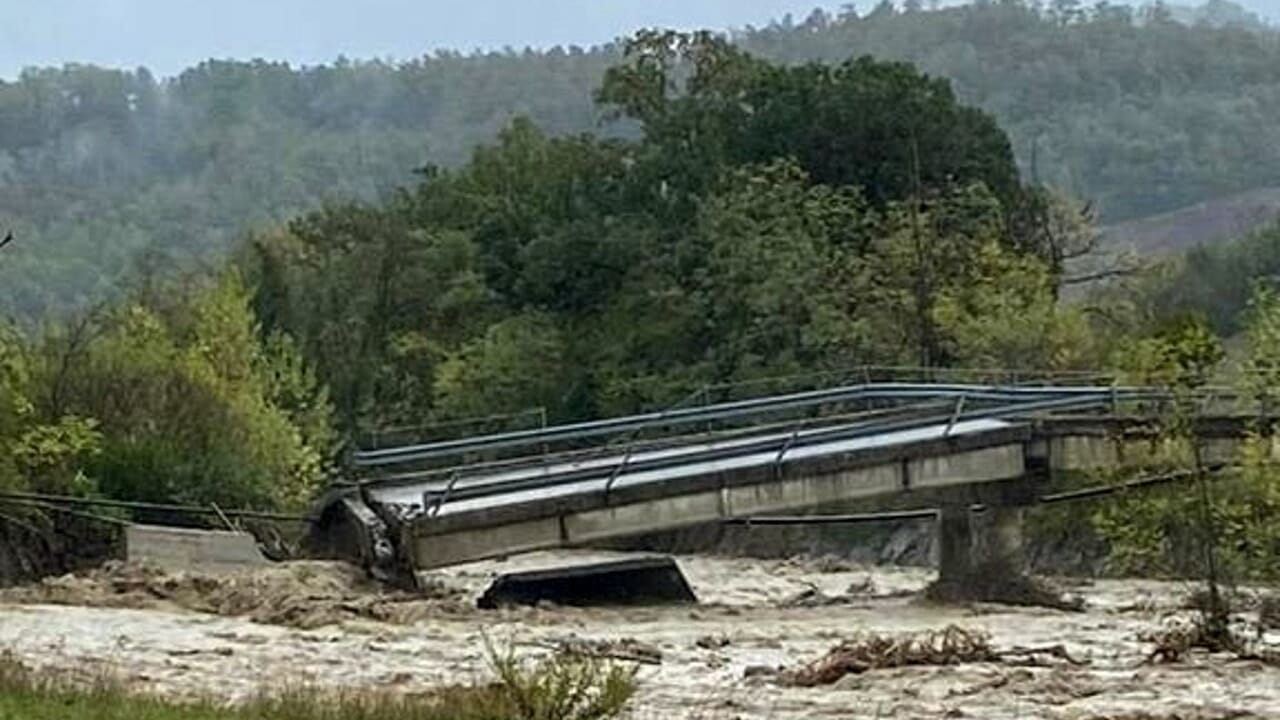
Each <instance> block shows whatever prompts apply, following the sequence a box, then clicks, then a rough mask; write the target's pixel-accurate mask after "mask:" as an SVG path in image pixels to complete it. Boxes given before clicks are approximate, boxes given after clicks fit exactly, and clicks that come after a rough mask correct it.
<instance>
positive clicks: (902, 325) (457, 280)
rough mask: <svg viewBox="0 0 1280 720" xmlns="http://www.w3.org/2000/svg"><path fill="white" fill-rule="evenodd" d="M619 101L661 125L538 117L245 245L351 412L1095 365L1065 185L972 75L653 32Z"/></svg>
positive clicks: (576, 403)
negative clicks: (979, 94) (962, 95)
mask: <svg viewBox="0 0 1280 720" xmlns="http://www.w3.org/2000/svg"><path fill="white" fill-rule="evenodd" d="M686 67H688V68H692V69H693V70H692V72H691V74H688V75H687V76H685V75H683V74H682V70H681V69H682V68H686ZM600 98H601V100H602V101H603V102H605V103H606V104H607V106H608V107H610V108H612V109H613V110H615V111H616V112H619V113H621V114H622V115H624V116H625V118H626V119H628V120H630V121H632V122H635V123H636V124H637V125H638V128H639V131H640V132H639V134H640V139H638V140H634V141H632V140H623V139H602V138H599V137H594V136H588V135H583V136H574V137H568V138H555V137H549V136H548V135H546V134H545V133H543V132H542V131H540V130H538V129H537V128H536V127H534V126H533V125H532V124H531V123H529V122H524V121H521V122H517V123H516V124H514V125H513V126H512V127H511V128H510V129H508V130H507V131H505V132H504V133H503V134H502V135H501V137H500V139H499V141H498V143H497V144H496V145H494V146H492V147H486V148H482V149H480V150H478V151H477V152H476V154H475V156H474V158H473V159H472V161H471V162H470V163H469V164H467V165H465V166H463V167H462V168H460V169H457V170H451V171H445V170H431V171H429V172H428V173H427V174H426V177H425V178H424V179H423V181H422V182H421V183H420V185H419V186H418V187H417V188H416V189H414V190H412V191H408V192H404V193H401V194H398V195H397V196H396V197H395V198H394V199H392V200H391V201H389V202H387V203H385V204H383V205H380V206H369V205H358V204H357V205H348V206H331V207H329V208H327V209H325V210H323V211H320V212H317V213H314V214H311V215H308V216H306V217H304V218H301V219H299V220H298V221H296V222H294V223H292V224H291V225H290V226H289V228H288V229H287V230H284V231H279V232H273V233H267V234H263V235H260V236H259V237H257V238H256V239H255V241H254V242H253V243H252V245H251V247H250V248H249V249H247V250H246V252H245V253H244V254H243V256H242V258H241V264H242V266H243V267H244V268H245V271H246V273H247V274H248V276H249V277H250V278H252V280H253V282H254V283H255V284H256V286H257V287H258V288H259V292H258V312H259V314H260V317H262V318H263V319H264V321H265V322H266V323H267V327H268V328H269V329H271V330H273V331H280V332H284V333H288V334H289V335H291V336H292V337H295V338H297V339H298V343H299V345H300V347H301V348H302V350H303V352H304V354H305V355H306V356H308V357H310V358H312V359H314V361H315V362H316V366H317V369H318V372H319V374H320V377H321V379H322V380H324V381H325V382H326V383H327V384H328V385H329V387H330V388H331V389H332V393H333V398H334V401H335V405H336V408H337V411H338V417H339V419H340V421H341V423H342V426H343V427H344V428H345V429H346V430H348V431H353V430H355V429H357V428H367V427H384V426H391V425H413V424H415V423H423V422H426V421H429V420H438V419H442V418H448V417H457V416H464V415H483V414H488V413H497V412H508V411H517V410H521V409H524V408H527V407H544V408H547V410H548V411H549V413H550V415H551V416H552V418H553V419H557V418H559V419H564V418H583V417H590V416H596V415H602V414H612V413H618V412H624V411H628V410H635V409H638V408H645V407H655V406H656V407H661V406H665V405H668V404H671V403H674V402H676V401H677V400H678V399H679V398H680V397H682V396H684V395H686V394H688V393H689V391H690V389H691V388H694V387H696V386H697V384H699V383H717V382H731V381H743V380H750V379H753V378H759V377H763V376H769V375H780V374H789V373H800V372H813V371H818V370H824V369H833V368H840V367H847V366H850V365H855V364H859V363H886V364H893V363H905V364H922V365H941V364H948V363H954V362H964V363H977V364H1007V365H1010V366H1034V367H1045V366H1055V365H1056V366H1070V365H1073V364H1080V363H1083V362H1088V361H1089V359H1090V358H1089V357H1088V352H1087V350H1088V343H1087V342H1074V341H1073V340H1072V333H1074V332H1078V331H1080V330H1082V329H1083V328H1082V325H1081V323H1080V322H1078V318H1076V317H1075V316H1074V315H1073V314H1072V313H1070V312H1069V311H1066V310H1062V309H1060V308H1058V307H1057V306H1056V305H1055V303H1054V292H1055V289H1056V282H1057V278H1056V277H1055V276H1054V274H1053V272H1052V271H1051V263H1050V262H1049V258H1048V257H1047V255H1049V254H1050V253H1049V251H1048V250H1047V249H1046V248H1045V247H1044V246H1043V243H1042V242H1041V241H1040V239H1041V238H1042V236H1043V234H1044V233H1042V232H1039V231H1038V230H1036V229H1035V228H1036V223H1035V222H1034V218H1033V217H1031V216H1030V215H1029V214H1028V213H1026V212H1025V209H1026V208H1029V207H1036V208H1041V209H1043V208H1042V202H1041V201H1042V200H1044V197H1043V195H1042V194H1041V193H1040V192H1038V191H1035V190H1032V189H1028V188H1024V187H1023V186H1022V185H1021V184H1020V183H1019V182H1018V180H1017V174H1016V169H1015V167H1014V162H1013V157H1012V154H1011V153H1010V152H1009V147H1008V143H1007V141H1006V140H1005V139H1004V136H1003V133H1002V132H1001V131H1000V129H999V128H998V127H997V126H996V125H995V123H994V121H993V120H992V119H991V118H990V117H989V116H987V115H985V114H983V113H981V112H978V111H975V110H972V109H969V108H966V107H964V106H962V105H960V104H959V103H958V102H957V101H956V100H955V98H954V97H953V96H952V94H951V92H950V90H949V88H948V87H947V85H946V83H944V82H939V81H937V80H935V79H932V78H929V77H927V76H924V75H922V74H920V73H918V72H917V71H915V70H914V69H912V68H910V67H909V66H906V65H901V64H896V63H881V62H876V61H873V60H870V59H860V60H855V61H851V62H848V63H845V64H843V65H840V66H838V67H827V66H819V65H804V66H796V67H787V66H780V65H773V64H770V63H766V62H764V61H761V60H759V59H756V58H754V57H752V56H750V55H747V54H745V53H743V52H741V51H740V50H738V49H735V48H734V47H733V46H731V45H728V44H726V43H724V42H723V41H721V40H718V39H716V38H714V37H711V36H708V35H691V36H684V35H676V34H668V33H644V34H641V35H639V36H637V37H636V39H635V40H633V41H632V42H631V43H630V44H629V45H628V50H627V55H626V58H625V62H623V63H622V64H620V65H619V66H617V67H616V68H615V69H614V70H611V71H610V73H609V74H608V76H607V77H606V80H605V82H604V85H603V86H602V88H601V91H600ZM860 106H864V107H872V108H875V109H876V111H875V112H871V113H861V114H857V113H853V112H852V110H851V108H855V107H860Z"/></svg>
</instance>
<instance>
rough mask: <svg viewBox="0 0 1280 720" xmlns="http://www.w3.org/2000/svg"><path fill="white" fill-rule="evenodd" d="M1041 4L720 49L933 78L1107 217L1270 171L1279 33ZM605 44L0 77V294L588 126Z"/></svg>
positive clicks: (783, 30) (900, 16)
mask: <svg viewBox="0 0 1280 720" xmlns="http://www.w3.org/2000/svg"><path fill="white" fill-rule="evenodd" d="M1055 7H1058V8H1060V9H1059V10H1052V9H1050V10H1039V9H1035V8H1032V7H1029V6H1023V5H1019V4H1016V3H1002V4H1000V5H993V4H983V5H978V6H970V7H962V8H951V9H945V10H939V11H920V10H908V11H904V12H899V11H895V10H893V9H892V8H890V7H889V6H887V5H883V6H881V7H879V8H877V9H876V10H874V11H873V12H871V13H870V14H867V15H865V16H858V15H855V14H853V13H852V12H848V13H845V14H842V15H838V16H832V15H828V14H823V13H814V14H813V15H812V16H810V17H808V18H807V19H805V20H804V21H803V22H798V23H776V24H773V25H770V26H768V27H763V28H757V29H749V30H745V31H742V32H740V33H738V34H737V36H736V39H737V40H738V41H739V42H740V43H741V44H742V45H743V46H744V47H746V48H747V49H748V50H750V51H751V52H753V53H757V54H760V55H763V56H765V57H769V58H772V59H778V60H782V61H786V62H803V61H807V60H811V59H820V60H825V61H837V60H843V59H845V58H848V57H850V56H856V55H861V54H872V55H876V56H880V57H886V58H898V59H905V60H910V61H912V62H914V63H916V64H917V65H918V66H919V67H921V68H922V69H923V70H924V71H926V72H928V73H931V74H935V75H940V76H944V77H947V78H950V79H951V80H952V81H953V84H954V87H955V89H956V91H957V93H958V95H959V97H960V98H961V99H962V100H963V101H966V102H969V103H973V104H976V105H978V106H980V107H982V108H984V109H987V110H989V111H990V112H992V113H994V115H995V116H996V118H997V120H998V121H999V122H1000V124H1001V125H1002V126H1003V127H1004V128H1005V129H1006V130H1007V131H1008V133H1009V135H1010V137H1011V138H1012V141H1013V145H1014V151H1015V154H1016V155H1017V158H1018V162H1019V166H1020V168H1021V170H1022V172H1023V174H1024V176H1025V177H1026V178H1028V179H1030V180H1032V181H1036V182H1043V183H1048V184H1052V185H1055V186H1058V187H1062V188H1065V189H1068V190H1070V191H1072V192H1073V193H1076V194H1078V195H1081V196H1083V197H1087V198H1089V199H1092V200H1093V201H1095V203H1096V205H1097V206H1098V207H1099V208H1100V209H1101V211H1102V213H1103V218H1104V220H1105V221H1107V222H1111V223H1115V222H1121V221H1124V220H1128V219H1133V218H1139V217H1144V216H1148V215H1153V214H1157V213H1162V212H1167V211H1170V210H1174V209H1177V208H1180V207H1183V206H1187V205H1190V204H1193V203H1196V202H1200V201H1204V200H1206V199H1210V198H1215V197H1219V196H1225V195H1229V194H1233V193H1237V192H1242V191H1247V190H1250V189H1253V188H1256V187H1263V186H1268V185H1272V184H1274V182H1275V178H1276V177H1278V176H1280V125H1277V124H1276V123H1275V122H1274V118H1275V117H1278V116H1280V34H1277V33H1275V32H1272V31H1269V30H1263V29H1260V28H1258V27H1252V26H1251V27H1247V28H1241V27H1236V26H1234V25H1233V26H1230V27H1211V26H1209V25H1205V24H1202V25H1198V26H1195V27H1189V26H1187V25H1184V24H1181V23H1178V22H1176V21H1175V20H1174V19H1173V16H1172V14H1171V13H1170V12H1169V11H1167V10H1163V9H1149V10H1145V11H1134V10H1131V9H1129V8H1127V7H1119V6H1105V7H1100V8H1099V9H1097V10H1090V11H1085V10H1080V9H1078V8H1076V6H1074V5H1069V4H1058V5H1056V6H1055ZM617 56H618V48H616V47H601V48H595V49H591V50H582V49H576V48H570V49H559V48H557V49H553V50H549V51H546V52H506V53H490V54H482V55H458V54H445V55H439V56H433V57H430V58H424V59H422V60H418V61H414V62H409V63H405V64H397V65H391V64H385V63H380V62H346V61H344V62H340V63H336V64H332V65H328V66H321V67H313V68H306V69H298V68H291V67H289V66H286V65H283V64H274V63H268V62H262V61H255V62H234V63H233V62H212V63H206V64H203V65H201V66H199V67H196V68H193V69H191V70H188V71H186V72H184V73H182V74H181V75H179V76H178V77H176V78H175V79H173V80H168V81H159V80H157V79H156V78H155V77H153V76H152V75H151V74H150V73H148V72H147V71H145V70H138V71H115V70H104V69H98V68H90V67H75V66H72V67H65V68H62V69H45V70H37V71H29V72H27V73H24V75H23V76H22V77H21V79H20V80H19V81H17V82H13V83H7V84H3V85H0V223H3V224H4V226H6V227H9V226H11V227H13V229H14V230H15V233H16V234H17V235H18V237H19V241H18V242H16V243H15V244H14V245H12V246H11V247H10V251H11V252H10V254H9V255H8V257H7V258H6V261H5V263H4V265H3V267H0V282H3V286H4V287H5V289H6V292H5V293H4V294H3V296H2V297H0V303H2V304H3V309H4V310H5V311H7V312H11V313H20V314H30V313H35V312H40V311H48V310H58V309H60V308H65V307H68V306H75V305H80V304H83V303H84V302H86V301H90V300H93V299H95V298H98V297H101V296H102V295H103V294H104V293H105V292H107V291H108V290H109V288H111V287H112V286H113V284H114V283H115V282H117V280H118V279H119V278H120V277H121V276H122V275H124V274H128V273H130V272H137V271H138V270H137V268H138V266H139V265H141V266H143V267H154V266H156V265H157V264H165V263H169V262H177V263H180V264H181V263H190V262H195V261H200V260H202V259H210V258H216V257H219V256H221V255H222V254H224V253H225V252H226V251H227V249H228V248H230V247H231V246H232V245H233V244H234V243H235V242H236V241H237V240H238V239H239V238H240V237H242V236H243V234H244V232H246V231H247V230H248V229H249V228H253V227H261V226H264V225H270V224H276V223H281V222H284V221H285V220H287V219H288V218H290V217H293V216H294V215H296V214H297V213H299V212H300V211H303V210H306V209H310V208H313V207H316V206H318V205H320V204H322V203H325V202H326V201H338V200H342V199H347V198H364V199H374V198H376V197H379V196H384V195H386V194H387V193H388V192H390V191H391V190H392V189H393V188H396V187H399V186H403V185H406V184H409V183H412V182H413V181H414V175H413V171H414V170H415V169H417V168H420V167H422V166H423V165H426V164H429V163H438V164H443V165H450V166H452V165H456V164H458V163H461V162H463V161H464V160H466V159H467V158H468V157H469V154H470V151H471V148H472V147H473V146H474V145H475V144H476V143H479V142H484V141H487V140H490V139H492V138H493V137H494V136H495V134H496V133H497V132H498V131H499V130H500V129H501V128H502V127H504V126H505V125H506V124H507V123H508V122H509V121H510V120H511V119H512V118H513V117H515V116H517V115H528V116H530V117H531V118H532V119H533V120H534V121H535V122H536V123H537V124H538V125H540V126H541V127H543V128H544V129H545V130H547V131H549V132H551V133H571V132H577V131H586V130H599V129H601V128H602V125H601V123H602V118H603V113H602V112H601V110H600V109H599V108H598V107H596V105H595V104H594V102H593V90H594V88H595V87H596V86H597V85H598V83H599V80H600V78H601V76H602V74H603V72H604V70H605V68H606V67H608V66H609V65H610V64H611V63H612V62H614V61H615V60H616V58H617ZM604 129H605V131H606V132H625V130H626V128H615V127H613V126H608V127H605V128H604ZM139 258H141V260H139Z"/></svg>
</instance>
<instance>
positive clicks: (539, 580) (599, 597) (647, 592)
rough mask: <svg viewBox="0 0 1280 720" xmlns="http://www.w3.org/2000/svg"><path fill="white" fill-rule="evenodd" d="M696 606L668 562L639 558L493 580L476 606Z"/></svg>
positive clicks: (676, 567) (673, 563) (677, 570)
mask: <svg viewBox="0 0 1280 720" xmlns="http://www.w3.org/2000/svg"><path fill="white" fill-rule="evenodd" d="M697 601H698V598H697V597H696V596H695V595H694V594H693V589H692V588H690V587H689V583H688V581H687V580H685V577H684V574H683V573H682V572H680V566H679V565H677V564H676V561H675V560H674V559H672V558H670V557H644V558H634V559H628V560H618V561H613V562H605V563H593V564H590V565H575V566H571V567H558V568H550V569H547V570H534V571H530V572H517V573H508V574H505V575H499V576H498V578H497V579H496V580H494V581H493V584H492V585H490V586H489V589H487V590H485V592H484V595H482V596H481V597H480V600H479V601H478V603H477V604H478V605H479V607H481V608H482V609H486V610H492V609H494V608H499V607H502V606H505V605H536V604H538V603H540V602H553V603H556V604H557V605H571V606H577V607H590V606H604V605H676V604H681V605H682V604H693V603H696V602H697Z"/></svg>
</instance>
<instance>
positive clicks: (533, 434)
mask: <svg viewBox="0 0 1280 720" xmlns="http://www.w3.org/2000/svg"><path fill="white" fill-rule="evenodd" d="M1167 401H1168V398H1167V397H1165V396H1164V395H1163V394H1162V393H1160V392H1157V391H1153V390H1149V389H1143V388H1121V387H1115V386H1089V385H1081V386H1071V385H1056V386H1055V385H1038V386H1024V385H974V384H942V383H870V382H868V383H862V384H855V385H845V386H840V387H832V388H826V389H822V390H812V391H806V392H799V393H790V394H785V395H774V396H769V397H760V398H752V399H748V400H739V401H734V402H725V403H718V404H708V405H704V406H700V407H685V408H676V409H672V410H667V411H663V412H655V413H648V414H640V415H632V416H625V417H617V418H610V419H606V420H598V421H592V422H584V423H575V424H568V425H558V426H551V427H542V428H535V429H530V430H520V431H515V432H505V433H495V434H488V435H481V436H475V437H468V438H461V439H454V440H446V441H439V442H431V443H421V444H414V445H405V446H399V447H390V448H378V449H369V450H363V451H359V452H356V453H355V454H354V455H353V457H352V461H351V467H352V470H353V473H354V477H353V478H351V479H350V480H347V481H345V482H342V483H338V484H335V486H334V487H333V489H332V490H331V492H330V493H329V494H328V495H327V497H326V498H325V500H324V502H323V506H322V508H321V512H320V514H319V520H318V522H317V524H316V527H315V530H314V533H313V535H314V539H315V544H316V545H317V546H318V547H319V548H320V549H321V551H322V552H324V553H326V554H330V555H333V556H338V557H344V558H347V559H351V560H355V561H358V562H361V563H362V564H364V565H365V566H366V567H368V568H370V569H371V570H372V571H373V572H374V573H375V574H376V575H378V576H381V577H383V578H384V579H388V580H398V581H399V582H402V583H409V582H412V581H413V578H414V577H415V572H416V571H419V570H426V569H431V568H437V567H443V566H448V565H453V564H458V563H464V562H469V561H474V560H480V559H485V558H493V557H500V556H506V555H511V554H517V553H522V552H528V551H534V550H544V549H550V548H557V547H569V546H581V545H588V544H592V543H599V542H602V541H607V540H611V539H615V538H621V537H628V536H637V535H646V534H651V533H656V532H660V531H665V530H671V529H677V528H681V527H687V526H693V525H700V524H706V523H716V522H727V521H735V520H742V519H744V518H752V517H758V516H761V515H767V514H770V513H781V512H794V511H809V510H813V509H815V508H821V507H823V506H830V505H835V504H847V503H849V502H850V501H857V500H869V499H873V498H884V497H892V496H899V497H901V498H903V499H904V500H905V501H906V502H907V504H910V505H913V506H916V507H922V508H937V509H940V513H939V522H940V525H941V529H942V535H941V545H942V573H943V576H944V578H945V577H947V576H957V577H958V576H960V575H961V574H963V573H965V572H967V571H968V569H969V567H970V566H971V564H972V559H971V558H970V552H971V547H972V546H973V542H972V539H971V529H970V524H969V513H970V508H971V507H972V506H973V505H974V504H975V503H977V504H983V505H985V506H986V508H987V510H988V512H989V513H990V514H991V515H992V516H993V522H992V524H991V526H992V527H993V528H994V530H993V532H992V535H991V539H990V542H989V543H987V544H988V545H990V546H991V547H990V550H989V551H990V552H992V553H994V554H996V555H1003V556H1007V559H1009V560H1010V561H1011V562H1015V563H1016V560H1015V557H1016V556H1017V555H1018V554H1019V553H1020V537H1021V529H1020V524H1021V510H1020V509H1021V508H1023V507H1025V506H1027V505H1030V504H1033V503H1035V502H1037V500H1038V498H1039V496H1040V494H1041V490H1042V489H1043V486H1045V484H1046V483H1048V482H1049V481H1050V480H1051V479H1052V478H1053V477H1054V476H1055V475H1057V474H1059V473H1063V472H1073V471H1082V470H1090V469H1094V468H1099V467H1106V466H1111V465H1115V464H1117V463H1122V462H1124V461H1125V458H1126V456H1128V455H1136V454H1141V452H1140V450H1141V449H1140V448H1139V447H1137V446H1139V445H1142V444H1144V443H1149V442H1150V435H1151V429H1150V425H1151V422H1152V420H1153V419H1154V418H1158V417H1159V415H1160V413H1161V412H1162V411H1163V410H1164V408H1165V407H1166V404H1167ZM1231 402H1232V401H1231V399H1230V398H1229V397H1217V398H1208V399H1207V400H1206V401H1205V408H1206V409H1207V412H1206V413H1205V417H1204V418H1203V419H1202V420H1201V421H1200V422H1199V425H1198V426H1197V427H1196V432H1197V434H1198V435H1199V436H1200V437H1201V438H1202V440H1203V443H1202V444H1203V445H1204V447H1205V453H1206V457H1207V458H1208V459H1209V460H1210V461H1214V462H1218V461H1222V460H1225V459H1227V458H1229V457H1230V456H1231V455H1232V454H1233V453H1234V448H1235V444H1236V442H1237V441H1238V439H1239V438H1241V437H1243V436H1244V434H1245V430H1246V429H1247V425H1248V423H1249V422H1250V419H1249V418H1247V417H1242V416H1239V415H1235V414H1232V412H1231Z"/></svg>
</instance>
